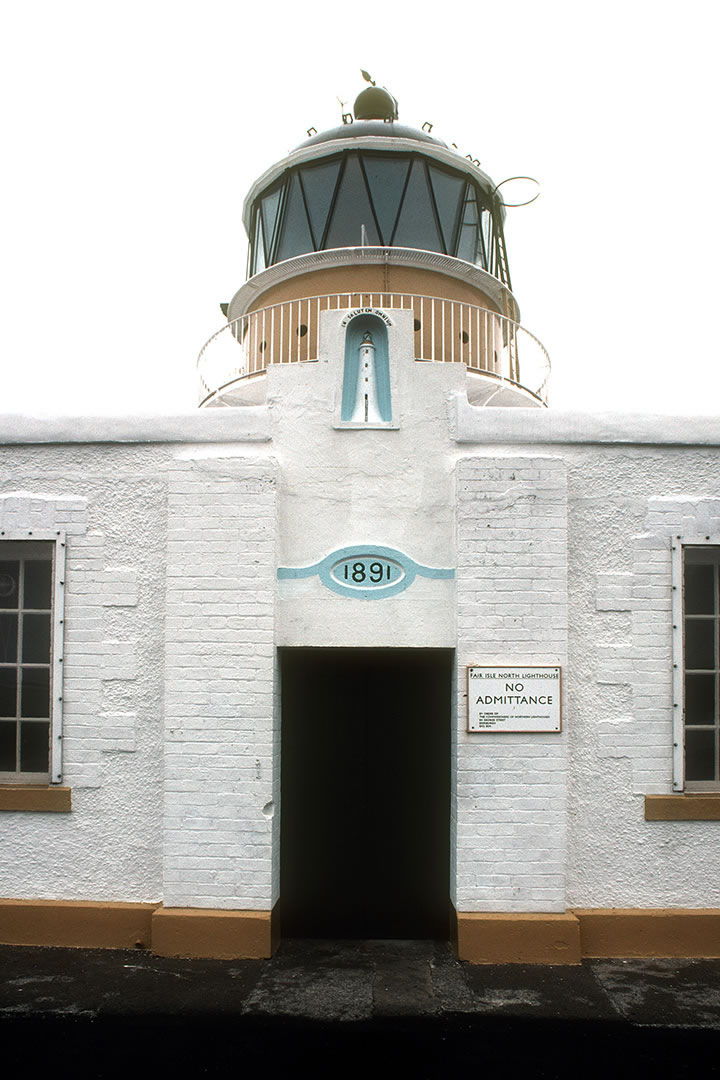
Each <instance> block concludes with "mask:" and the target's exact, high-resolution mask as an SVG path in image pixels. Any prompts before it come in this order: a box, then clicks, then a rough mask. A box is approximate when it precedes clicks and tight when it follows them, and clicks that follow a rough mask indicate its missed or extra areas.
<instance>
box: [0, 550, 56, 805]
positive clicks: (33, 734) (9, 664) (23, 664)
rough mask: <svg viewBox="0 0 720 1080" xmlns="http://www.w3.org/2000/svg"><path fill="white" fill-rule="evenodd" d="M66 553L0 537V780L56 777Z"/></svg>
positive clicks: (39, 781) (40, 780) (35, 780)
mask: <svg viewBox="0 0 720 1080" xmlns="http://www.w3.org/2000/svg"><path fill="white" fill-rule="evenodd" d="M26 535H29V534H26ZM64 550H65V545H64V540H63V538H61V536H60V535H59V534H55V537H54V539H53V540H52V541H49V540H46V539H23V540H16V539H12V538H11V539H6V538H3V539H0V783H4V784H7V783H15V784H18V783H20V784H42V783H45V784H46V783H48V782H49V781H51V782H53V783H59V782H60V780H61V761H60V757H61V755H60V747H61V732H60V716H61V709H62V687H61V671H62V651H61V646H62V626H63V618H62V610H63V604H62V598H63V591H64V581H63V578H64V573H63V572H62V567H63V565H64V560H63V554H64Z"/></svg>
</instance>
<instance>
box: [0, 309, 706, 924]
mask: <svg viewBox="0 0 720 1080" xmlns="http://www.w3.org/2000/svg"><path fill="white" fill-rule="evenodd" d="M335 315H336V313H327V317H326V323H325V324H324V326H323V334H324V335H325V337H324V338H323V340H324V341H325V342H326V349H325V352H324V353H323V355H327V357H328V359H327V361H325V360H321V361H320V362H318V363H317V364H312V365H307V366H301V367H291V366H288V367H280V368H276V369H274V370H273V371H272V372H271V373H270V375H269V377H268V404H267V406H257V407H254V408H247V409H233V410H215V411H213V412H212V413H204V414H202V413H200V414H196V415H195V414H193V415H192V416H188V417H183V418H176V419H168V418H164V419H163V420H161V421H158V424H157V427H156V428H154V427H153V424H152V422H151V421H142V422H140V421H135V420H129V421H127V422H125V421H122V420H120V419H117V420H114V421H109V422H108V425H107V428H104V427H103V425H102V422H98V421H84V422H83V424H82V425H81V424H78V425H76V424H73V423H72V422H67V423H66V424H65V425H64V426H63V424H61V423H60V422H53V424H50V425H49V424H48V422H46V421H37V422H35V421H32V420H29V419H24V420H13V419H5V420H0V444H4V445H2V449H0V461H1V464H2V473H1V475H2V478H3V479H2V482H1V484H0V514H2V521H3V522H5V523H6V524H9V525H10V526H11V527H12V528H22V527H28V523H30V526H32V524H33V523H36V524H38V527H39V526H40V523H42V525H43V527H46V528H51V527H54V525H57V527H58V528H63V529H64V530H65V531H66V532H67V535H68V573H67V589H66V604H67V608H66V618H67V624H66V650H65V657H66V660H65V680H66V685H65V726H64V734H65V782H66V783H68V784H69V785H70V786H71V787H72V788H73V813H72V814H69V815H65V814H37V813H32V814H31V813H27V814H22V813H5V814H3V815H2V818H3V820H2V827H3V828H2V859H0V895H3V896H7V897H25V898H31V897H45V898H52V897H57V898H63V899H73V898H81V899H90V900H103V899H106V900H107V899H115V900H138V901H140V900H160V899H164V901H165V903H167V904H173V905H175V904H177V905H188V906H212V907H225V908H238V907H248V908H259V909H267V908H268V907H269V906H270V905H271V904H272V903H273V902H274V900H275V899H276V898H277V892H278V889H277V859H278V814H277V806H278V794H279V792H278V786H279V772H278V770H279V753H278V746H279V735H278V731H279V729H278V723H279V710H278V702H277V690H278V688H277V671H276V667H275V661H274V656H275V647H276V646H278V645H322V646H328V645H345V646H353V645H378V644H380V645H387V646H392V645H404V646H408V645H410V646H413V645H415V646H435V647H438V646H440V647H454V646H455V645H457V650H458V656H457V658H458V698H457V725H456V732H455V737H456V740H457V753H456V770H457V791H456V798H455V801H454V807H453V817H454V824H453V830H456V836H457V851H456V862H455V866H454V870H453V875H454V880H453V882H452V892H453V898H454V900H455V902H456V904H457V907H458V908H459V909H460V910H516V911H540V910H547V911H557V910H562V909H563V908H564V907H565V906H580V907H585V906H618V907H626V906H627V907H632V906H650V907H652V906H687V907H706V906H719V905H720V896H719V895H718V892H719V887H718V882H719V881H720V845H718V843H717V830H718V828H719V826H718V824H717V823H715V822H646V821H645V820H644V817H643V798H644V795H645V794H649V793H663V792H666V793H670V792H671V790H672V787H671V749H672V696H671V674H672V655H671V611H670V591H671V562H670V540H671V537H672V536H673V535H677V534H682V533H683V532H684V533H687V534H692V535H698V534H701V533H705V532H708V533H712V534H716V533H717V532H718V531H720V423H719V422H718V421H717V420H714V419H704V420H699V421H698V422H697V423H694V422H693V421H688V420H687V419H683V420H682V421H675V420H673V419H672V418H671V419H668V418H663V419H662V420H661V421H660V420H655V419H653V418H649V417H645V418H641V419H640V420H636V419H630V418H622V417H617V416H615V417H600V418H597V417H593V418H589V417H586V418H583V417H579V416H564V415H563V414H555V415H553V414H550V413H545V412H543V411H541V410H507V411H505V410H500V409H497V410H482V409H473V408H471V407H470V406H468V405H467V404H466V403H463V400H462V398H459V399H458V397H457V395H458V394H461V391H462V378H463V373H462V370H461V369H455V368H454V367H451V366H450V365H447V366H442V365H437V366H431V365H425V364H423V365H420V364H416V363H415V362H414V361H413V360H412V356H411V354H410V352H409V349H408V348H406V347H405V345H404V344H403V342H404V341H407V340H409V339H410V338H411V336H412V335H411V334H410V332H409V327H408V326H403V325H402V322H401V320H402V315H403V313H398V312H394V313H393V317H395V316H397V317H398V323H397V325H396V327H395V328H391V331H392V333H393V334H394V333H395V332H397V337H396V338H395V339H394V340H393V342H392V344H391V355H392V356H393V363H394V364H395V365H396V368H395V393H396V398H395V401H394V406H395V408H396V409H397V420H398V427H397V430H378V431H349V430H338V429H336V428H335V427H334V426H333V423H334V415H335V414H334V409H335V401H336V395H337V392H338V385H339V382H338V380H339V374H338V370H339V369H338V364H339V355H340V354H339V351H338V342H339V340H340V339H339V334H338V328H337V325H336V324H335V323H334V322H333V318H334V317H335ZM333 358H334V359H333ZM53 425H54V426H53ZM18 493H25V494H18ZM366 542H367V543H378V544H383V545H387V546H392V547H397V548H399V549H400V550H402V551H405V552H406V553H407V554H409V555H411V556H412V557H413V558H415V559H417V560H418V561H420V562H423V563H427V564H428V565H435V566H453V565H456V566H457V570H458V576H457V580H456V582H448V581H432V580H426V579H421V578H418V579H417V580H416V581H415V583H414V584H413V585H412V586H411V587H410V588H409V589H408V590H407V591H406V592H405V593H402V594H400V595H398V596H396V597H394V598H388V599H386V600H372V601H367V600H350V599H346V598H343V597H340V596H337V595H336V594H334V593H331V592H329V591H328V590H327V589H325V588H324V587H323V586H322V584H321V583H320V582H319V581H318V580H317V579H309V580H307V581H296V582H292V581H288V582H282V583H278V582H277V581H276V579H275V572H276V567H277V566H278V565H282V566H302V565H307V564H309V563H312V562H315V561H317V560H318V559H319V558H321V557H322V556H323V555H325V554H327V553H328V552H329V551H331V550H333V549H334V548H336V547H341V546H344V545H347V544H352V543H366ZM515 660H522V661H523V662H525V663H536V664H545V663H561V664H562V665H563V676H564V700H563V725H564V729H563V732H562V734H561V735H528V736H521V735H504V736H495V735H488V734H482V735H468V734H467V733H466V731H465V725H466V711H465V709H466V705H465V699H464V693H465V666H466V665H467V664H468V663H473V664H482V663H487V664H492V663H505V662H506V661H515ZM453 835H455V832H454V833H453Z"/></svg>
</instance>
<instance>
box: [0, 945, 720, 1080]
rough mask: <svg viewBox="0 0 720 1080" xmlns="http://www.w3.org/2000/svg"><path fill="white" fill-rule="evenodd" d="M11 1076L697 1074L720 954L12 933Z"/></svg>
mask: <svg viewBox="0 0 720 1080" xmlns="http://www.w3.org/2000/svg"><path fill="white" fill-rule="evenodd" d="M0 976H1V977H0V1060H1V1061H2V1063H3V1075H4V1076H7V1077H15V1076H19V1075H24V1074H25V1073H27V1071H28V1067H29V1066H31V1065H32V1072H39V1071H43V1070H45V1069H48V1070H52V1074H53V1076H54V1077H65V1076H68V1077H70V1076H73V1077H114V1076H127V1075H131V1076H144V1075H148V1076H150V1075H152V1076H158V1077H162V1076H164V1075H165V1074H174V1075H175V1076H193V1077H204V1076H219V1077H224V1076H243V1077H247V1076H250V1075H251V1074H253V1073H255V1072H258V1071H260V1070H261V1071H262V1075H263V1076H268V1077H272V1076H275V1075H277V1074H287V1075H289V1076H292V1077H298V1076H324V1075H333V1076H337V1075H340V1076H355V1075H360V1074H363V1075H366V1074H367V1073H368V1071H370V1070H373V1071H375V1072H379V1073H380V1072H381V1073H385V1072H389V1071H392V1072H393V1073H396V1074H399V1075H400V1076H405V1075H408V1076H412V1077H436V1076H447V1075H449V1073H451V1072H452V1073H458V1074H460V1075H462V1078H463V1080H464V1078H465V1077H468V1078H469V1077H471V1076H472V1077H473V1080H474V1078H475V1077H476V1076H480V1075H492V1076H499V1077H507V1076H515V1075H518V1076H519V1075H522V1076H528V1077H566V1076H567V1077H569V1076H573V1077H580V1076H582V1077H584V1076H589V1075H601V1074H602V1075H608V1074H614V1075H615V1076H616V1077H625V1076H632V1077H645V1076H650V1075H653V1076H654V1077H665V1076H672V1077H686V1076H687V1077H689V1076H697V1075H698V1074H700V1075H704V1076H708V1075H709V1076H715V1075H718V1072H719V1070H720V960H591V961H585V962H584V963H583V964H582V965H581V966H579V967H546V966H537V965H528V966H525V965H506V966H494V965H492V966H476V965H470V964H465V963H460V962H459V961H457V960H456V959H455V958H454V957H453V955H452V953H451V951H450V947H449V945H448V944H447V942H432V941H345V942H337V941H284V942H283V944H282V946H281V947H280V949H279V951H278V953H277V954H276V956H275V957H273V959H272V960H182V959H164V958H160V957H156V956H152V955H151V954H149V953H147V952H141V951H139V952H125V951H119V952H113V951H104V950H88V949H46V948H16V947H11V946H0Z"/></svg>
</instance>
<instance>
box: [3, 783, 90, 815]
mask: <svg viewBox="0 0 720 1080" xmlns="http://www.w3.org/2000/svg"><path fill="white" fill-rule="evenodd" d="M71 795H72V789H71V788H69V787H60V786H57V785H55V784H53V785H43V784H28V785H26V786H22V785H20V784H0V810H37V811H41V812H44V813H51V814H67V813H69V812H70V811H71V810H72V806H71V801H72V800H71Z"/></svg>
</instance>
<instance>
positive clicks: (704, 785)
mask: <svg viewBox="0 0 720 1080" xmlns="http://www.w3.org/2000/svg"><path fill="white" fill-rule="evenodd" d="M688 547H716V548H718V549H719V550H718V558H719V561H720V535H712V536H708V535H707V534H703V535H701V536H693V535H684V534H683V535H681V536H674V537H673V540H672V622H673V630H672V651H673V686H672V691H673V694H672V697H673V791H688V792H702V791H720V781H716V780H713V781H700V780H695V781H690V782H687V781H686V780H685V603H684V595H683V593H684V582H685V574H684V569H685V559H684V549H685V548H688Z"/></svg>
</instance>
